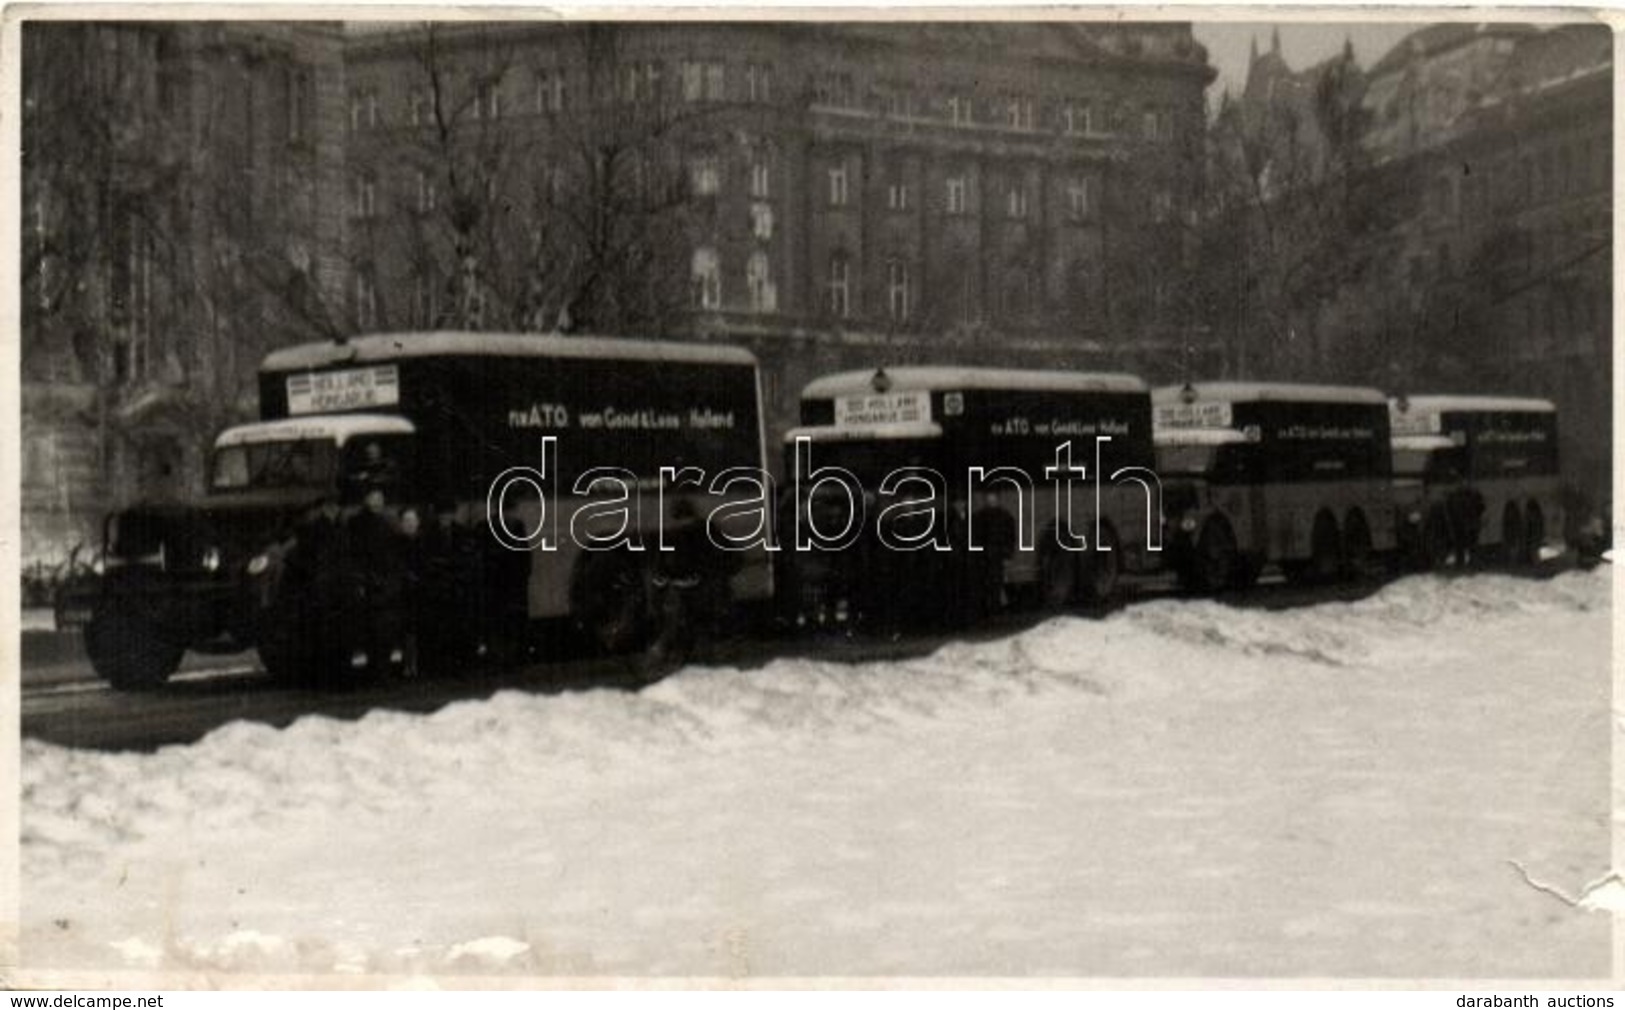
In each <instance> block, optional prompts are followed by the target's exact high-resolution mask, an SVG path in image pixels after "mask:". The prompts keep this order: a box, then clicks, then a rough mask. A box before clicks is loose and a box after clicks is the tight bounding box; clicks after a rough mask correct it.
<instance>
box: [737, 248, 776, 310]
mask: <svg viewBox="0 0 1625 1010" xmlns="http://www.w3.org/2000/svg"><path fill="white" fill-rule="evenodd" d="M745 288H746V290H747V291H749V292H750V308H751V311H752V312H777V311H778V309H779V295H778V291H777V290H775V289H774V286H773V271H772V266H771V264H770V263H769V261H768V258H767V253H765V252H762V251H760V250H758V251H756V252H753V253H751V254H750V259H749V260H748V261H746V264H745Z"/></svg>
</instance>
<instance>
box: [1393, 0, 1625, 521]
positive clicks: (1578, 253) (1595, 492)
mask: <svg viewBox="0 0 1625 1010" xmlns="http://www.w3.org/2000/svg"><path fill="white" fill-rule="evenodd" d="M1445 28H1449V29H1453V31H1451V32H1444V31H1441V29H1445ZM1432 32H1433V34H1432V36H1431V37H1430V38H1429V39H1427V40H1426V44H1422V45H1405V44H1401V46H1400V47H1399V48H1397V49H1396V50H1395V53H1393V54H1391V55H1390V58H1388V59H1385V60H1384V61H1383V62H1380V63H1378V64H1377V66H1376V67H1374V68H1373V70H1372V74H1371V87H1370V88H1369V89H1368V92H1367V95H1368V98H1367V101H1368V104H1369V105H1370V107H1371V108H1372V110H1373V113H1374V118H1375V119H1376V120H1377V121H1378V122H1379V123H1381V124H1382V126H1383V129H1382V130H1381V132H1379V133H1376V134H1375V135H1374V136H1373V137H1372V139H1371V143H1372V145H1373V148H1374V150H1376V151H1377V152H1378V153H1379V154H1380V155H1381V156H1383V157H1385V158H1387V159H1388V160H1389V163H1390V164H1391V165H1392V166H1393V167H1394V168H1395V169H1399V170H1403V171H1404V172H1405V173H1407V176H1408V177H1409V178H1411V179H1413V180H1414V184H1413V187H1412V189H1411V194H1412V196H1413V198H1414V201H1415V203H1414V204H1413V212H1412V213H1411V214H1410V215H1409V216H1408V217H1407V218H1406V220H1405V222H1404V224H1403V227H1401V228H1400V229H1399V230H1398V232H1397V234H1396V236H1395V238H1396V243H1395V250H1394V255H1393V256H1392V258H1391V262H1393V263H1394V264H1396V265H1398V266H1400V267H1401V269H1402V270H1403V273H1402V275H1401V276H1399V277H1396V278H1394V281H1395V283H1394V285H1393V287H1392V290H1393V291H1394V292H1395V293H1396V294H1398V295H1400V296H1401V297H1402V298H1404V299H1405V301H1406V304H1407V305H1408V306H1409V307H1410V308H1411V310H1412V318H1413V319H1414V320H1415V322H1414V324H1413V326H1412V328H1411V335H1410V338H1409V339H1412V340H1414V341H1415V344H1414V346H1412V347H1410V348H1408V349H1407V351H1408V353H1407V354H1406V359H1407V360H1408V361H1410V362H1412V363H1413V364H1414V367H1416V369H1417V370H1418V371H1419V372H1420V373H1421V375H1423V376H1428V377H1430V378H1432V379H1433V380H1434V381H1436V382H1445V383H1449V384H1452V385H1455V386H1466V385H1468V384H1477V383H1487V384H1490V385H1491V386H1493V387H1495V388H1496V389H1498V390H1504V391H1507V392H1525V393H1531V394H1536V395H1543V396H1548V397H1551V398H1552V399H1554V400H1555V401H1557V403H1558V404H1559V406H1560V408H1561V410H1562V415H1561V424H1562V429H1561V430H1562V451H1563V454H1564V458H1565V460H1566V462H1567V465H1568V469H1569V472H1570V474H1571V476H1572V477H1573V479H1574V481H1575V483H1576V485H1577V486H1578V488H1579V489H1580V490H1582V491H1583V492H1584V493H1585V494H1586V495H1587V496H1588V497H1590V498H1591V499H1592V500H1594V501H1601V500H1605V499H1606V497H1607V496H1608V493H1609V479H1610V478H1609V474H1610V473H1611V463H1612V439H1611V437H1610V433H1611V430H1612V423H1611V418H1612V402H1613V396H1612V373H1613V341H1612V336H1611V334H1612V323H1611V317H1612V291H1613V265H1612V262H1613V260H1612V237H1613V171H1612V150H1613V89H1614V83H1613V80H1614V79H1613V38H1612V33H1611V32H1610V31H1609V30H1608V28H1607V27H1605V26H1602V25H1565V26H1559V27H1554V28H1548V29H1545V30H1541V31H1534V30H1532V29H1525V31H1524V32H1523V33H1516V32H1514V31H1511V30H1510V29H1508V28H1506V27H1503V28H1501V29H1498V30H1490V29H1489V28H1488V26H1478V25H1454V26H1438V28H1437V29H1434V30H1432ZM1419 34H1421V33H1419ZM1413 38H1414V37H1413ZM1424 96H1426V97H1424ZM1418 119H1420V120H1421V123H1420V125H1416V124H1415V121H1416V120H1418ZM1424 137H1426V138H1429V142H1428V143H1425V144H1424V143H1422V142H1421V140H1420V138H1424ZM1430 373H1431V374H1430Z"/></svg>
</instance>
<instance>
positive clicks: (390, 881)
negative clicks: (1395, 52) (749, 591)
mask: <svg viewBox="0 0 1625 1010" xmlns="http://www.w3.org/2000/svg"><path fill="white" fill-rule="evenodd" d="M1610 622H1611V618H1610V593H1609V584H1608V573H1607V572H1606V571H1604V572H1601V573H1591V574H1584V573H1572V574H1566V575H1563V576H1561V577H1559V578H1557V579H1555V580H1553V581H1550V582H1534V581H1526V580H1517V579H1512V578H1507V577H1499V576H1481V577H1475V578H1471V579H1463V580H1456V581H1444V580H1438V579H1431V578H1414V579H1408V580H1405V581H1402V582H1399V583H1396V584H1394V585H1392V586H1390V587H1388V588H1386V589H1384V590H1382V591H1381V592H1380V593H1378V594H1377V595H1376V596H1374V597H1372V598H1371V599H1368V600H1366V601H1363V602H1360V603H1356V604H1325V605H1321V606H1316V607H1312V608H1305V609H1299V610H1293V611H1286V612H1275V613H1271V612H1264V611H1258V610H1238V609H1233V608H1229V607H1226V606H1223V605H1221V604H1217V603H1208V602H1193V601H1161V602H1153V603H1149V604H1146V605H1141V606H1136V607H1133V608H1130V609H1129V610H1128V611H1126V612H1123V613H1120V614H1117V615H1114V616H1112V617H1110V618H1108V619H1106V620H1103V621H1097V620H1084V619H1058V620H1054V621H1050V622H1048V623H1045V624H1043V625H1042V626H1040V627H1038V628H1035V629H1033V630H1031V631H1028V632H1026V633H1023V634H1020V635H1017V636H1015V637H1012V638H1008V639H1005V640H1001V641H997V642H991V643H981V644H967V645H954V646H950V647H947V648H944V649H942V650H941V651H939V652H938V653H936V654H935V655H933V656H931V657H929V658H925V659H918V660H910V661H906V662H886V663H875V664H871V665H864V666H856V667H845V666H836V665H826V664H821V663H814V662H806V661H794V662H790V661H784V662H778V663H775V664H772V665H770V666H768V667H767V668H765V669H761V670H756V671H752V672H739V671H734V670H727V669H689V670H685V671H683V672H682V673H680V674H679V675H677V676H674V677H672V678H670V679H668V680H667V681H664V682H662V683H660V684H658V685H656V686H655V687H653V688H650V689H648V690H646V691H644V692H642V693H641V694H627V693H623V692H616V691H608V690H605V691H591V692H584V693H578V694H570V695H563V696H554V697H540V696H530V695H524V694H518V693H506V694H501V695H498V696H496V697H495V698H492V699H491V700H489V701H481V702H470V703H464V704H459V705H454V706H451V707H449V708H446V709H444V710H442V711H440V712H438V713H435V714H433V715H428V716H419V715H405V714H395V713H375V714H373V715H372V716H369V717H368V718H366V719H363V720H361V721H360V722H358V723H345V722H337V721H333V720H330V719H325V718H307V719H304V720H302V721H300V722H298V723H296V724H294V725H293V726H291V727H289V728H287V729H285V730H274V729H269V728H266V727H263V726H257V725H246V724H232V725H228V726H226V727H224V728H223V729H221V730H219V731H217V732H215V733H214V734H212V735H211V736H209V737H207V738H205V739H204V740H202V741H201V742H199V743H197V744H194V745H191V746H187V747H175V748H169V749H165V750H163V751H160V752H158V753H156V754H151V755H136V754H99V753H89V752H77V751H71V750H65V749H62V748H58V747H54V746H48V745H44V744H38V743H34V742H26V743H25V744H24V748H23V766H22V770H21V779H22V806H21V816H22V852H21V858H22V880H23V893H22V910H23V915H22V924H23V934H22V942H23V948H22V952H23V958H24V962H25V964H27V965H29V966H30V967H32V968H33V969H36V970H37V971H38V972H49V973H50V974H48V975H47V974H39V975H37V976H36V977H40V978H54V979H61V978H64V977H69V978H73V977H77V978H81V979H92V978H94V979H102V980H107V981H116V982H117V983H118V984H121V985H127V986H135V985H138V984H140V983H141V982H142V981H143V976H144V975H146V974H148V973H150V972H153V971H160V972H164V973H171V974H170V975H169V980H170V981H171V982H177V981H180V982H187V981H188V980H190V984H197V983H199V982H207V983H209V984H220V983H225V982H228V979H227V977H225V976H224V975H223V973H266V972H277V973H281V972H288V973H298V974H300V975H307V974H321V975H328V974H330V973H351V972H367V973H387V974H389V975H393V976H416V975H422V974H430V973H432V974H436V975H446V974H462V975H490V974H515V973H517V974H524V975H531V976H560V975H569V976H605V975H627V974H630V975H639V976H673V975H677V976H687V977H699V976H703V977H711V978H718V977H720V978H729V977H734V978H739V977H749V978H757V977H764V976H802V977H805V976H829V975H839V976H843V977H853V976H898V975H904V976H914V977H920V976H933V977H941V976H961V977H963V976H986V975H998V976H1023V977H1027V976H1108V977H1117V978H1123V977H1140V976H1187V977H1189V976H1204V977H1220V976H1223V977H1236V976H1242V977H1253V976H1296V977H1326V976H1340V977H1372V976H1383V977H1395V976H1399V977H1404V978H1420V977H1455V978H1460V977H1476V978H1491V977H1494V978H1516V977H1532V976H1562V977H1569V978H1574V977H1600V976H1606V975H1608V973H1609V972H1610V937H1609V928H1610V920H1609V917H1608V915H1607V914H1606V913H1605V912H1599V911H1597V910H1594V909H1593V908H1591V907H1589V906H1592V905H1595V904H1597V902H1596V901H1595V900H1593V901H1591V902H1588V903H1586V904H1587V906H1588V907H1579V908H1577V907H1573V906H1571V905H1570V904H1568V903H1567V902H1566V901H1564V900H1562V899H1561V898H1559V897H1557V896H1554V894H1552V893H1550V892H1548V891H1545V890H1542V889H1540V888H1537V887H1534V886H1531V885H1530V883H1528V882H1526V880H1525V878H1524V876H1523V874H1522V873H1521V872H1520V870H1519V869H1518V868H1517V867H1516V866H1514V865H1513V862H1512V861H1516V863H1517V864H1518V865H1520V866H1521V867H1522V868H1523V871H1525V872H1527V874H1528V875H1529V877H1530V878H1532V879H1533V880H1534V881H1536V882H1539V883H1541V884H1545V885H1549V886H1550V887H1552V888H1554V889H1556V890H1558V891H1561V892H1563V893H1565V894H1567V895H1568V896H1570V897H1571V898H1578V897H1580V896H1581V894H1583V893H1584V889H1585V886H1586V885H1587V884H1588V883H1590V882H1593V881H1597V880H1599V879H1600V878H1602V877H1603V876H1604V875H1605V873H1606V872H1607V871H1608V868H1609V864H1610V829H1611V822H1610V813H1609V810H1610V795H1609V744H1610V732H1611V728H1610V727H1611V720H1610V714H1609V713H1610V670H1609V638H1610ZM59 972H66V973H69V974H68V975H66V976H64V975H62V974H57V973H59ZM177 972H178V973H181V974H180V975H179V976H176V975H174V974H172V973H177Z"/></svg>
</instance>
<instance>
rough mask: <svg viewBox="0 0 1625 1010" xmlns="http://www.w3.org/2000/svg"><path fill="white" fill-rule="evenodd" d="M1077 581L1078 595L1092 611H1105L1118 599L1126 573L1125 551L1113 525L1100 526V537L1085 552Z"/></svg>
mask: <svg viewBox="0 0 1625 1010" xmlns="http://www.w3.org/2000/svg"><path fill="white" fill-rule="evenodd" d="M1081 560H1082V564H1081V565H1080V568H1081V571H1080V573H1079V574H1080V578H1079V580H1078V589H1079V594H1080V596H1081V597H1082V599H1083V602H1084V603H1086V604H1088V605H1089V606H1091V607H1104V606H1108V605H1110V604H1111V602H1112V600H1113V599H1114V598H1115V597H1116V596H1117V580H1118V578H1119V577H1120V576H1121V575H1122V572H1123V549H1122V545H1121V544H1120V543H1119V542H1118V539H1117V531H1116V530H1115V529H1113V528H1112V524H1111V523H1108V522H1102V523H1101V524H1100V537H1099V539H1098V540H1097V541H1096V542H1095V543H1094V545H1093V546H1091V547H1090V549H1089V550H1087V551H1084V552H1083V558H1082V559H1081Z"/></svg>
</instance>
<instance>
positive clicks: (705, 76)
mask: <svg viewBox="0 0 1625 1010" xmlns="http://www.w3.org/2000/svg"><path fill="white" fill-rule="evenodd" d="M682 75H683V101H685V102H720V101H722V100H723V98H724V97H725V85H726V77H725V75H724V70H723V65H722V64H721V63H720V62H717V61H714V60H713V61H702V60H685V61H684V62H683V64H682Z"/></svg>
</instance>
